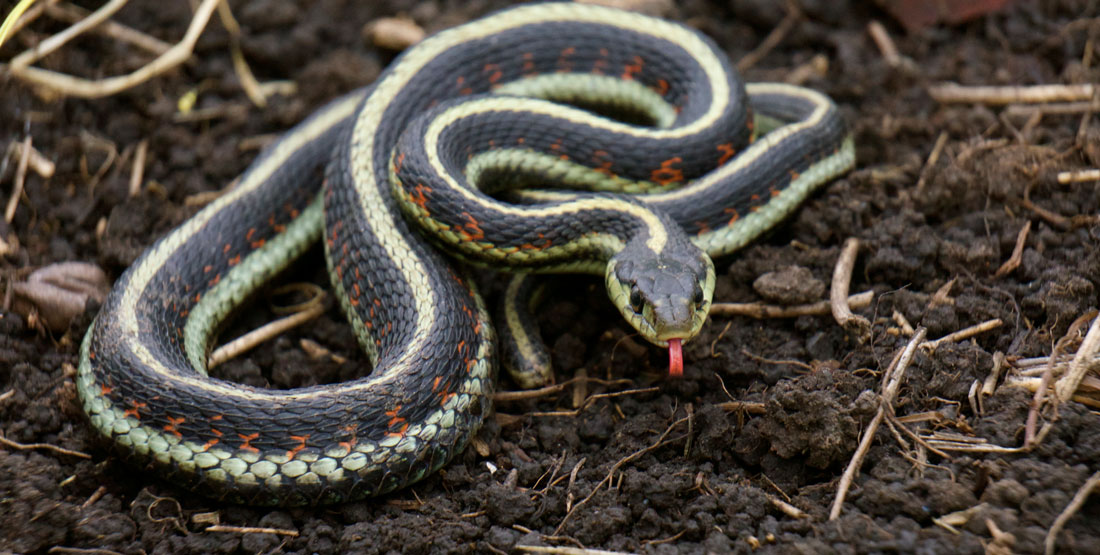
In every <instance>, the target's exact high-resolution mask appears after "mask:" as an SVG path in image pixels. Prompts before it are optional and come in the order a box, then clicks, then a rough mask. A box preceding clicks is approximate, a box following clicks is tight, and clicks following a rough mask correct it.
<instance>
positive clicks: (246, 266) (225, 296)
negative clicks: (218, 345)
mask: <svg viewBox="0 0 1100 555" xmlns="http://www.w3.org/2000/svg"><path fill="white" fill-rule="evenodd" d="M322 204H323V203H322V201H321V197H320V195H318V196H317V197H316V198H315V199H314V200H313V202H311V203H309V206H308V207H306V209H305V210H303V211H302V212H301V214H299V215H298V217H297V218H295V219H294V220H293V221H292V222H290V223H289V224H287V226H286V230H285V231H283V232H282V233H280V234H278V235H276V236H274V237H272V238H271V239H270V240H268V241H266V242H265V243H264V246H262V247H260V248H258V249H256V250H254V251H252V252H251V253H249V255H248V256H246V257H245V258H244V259H243V260H241V263H240V264H237V265H236V266H234V267H232V268H231V269H230V270H229V271H228V272H227V273H226V274H225V275H224V276H222V278H221V280H220V281H219V282H218V284H217V285H215V286H214V287H211V288H210V289H209V290H208V291H207V292H206V293H204V294H203V296H202V299H201V300H200V301H199V302H198V304H196V305H195V307H194V308H193V309H191V313H190V314H189V315H188V317H187V323H186V324H185V325H184V328H183V348H184V352H186V354H187V360H188V361H190V363H191V367H192V368H194V369H195V370H196V371H198V372H200V373H202V374H204V375H205V374H206V357H207V346H208V345H209V343H210V339H211V337H210V336H211V334H213V333H214V330H215V329H217V328H218V325H219V324H221V323H222V321H224V320H225V318H226V317H227V316H229V314H230V312H232V311H233V309H234V308H235V307H237V306H240V304H241V303H242V302H243V301H244V299H245V298H246V297H248V296H249V295H251V294H252V292H253V291H255V290H256V289H257V288H259V287H260V286H261V285H263V284H264V283H266V282H267V281H268V280H269V279H271V278H272V277H273V276H274V275H275V274H277V273H279V272H281V271H282V270H283V269H284V268H286V267H287V266H288V265H289V264H290V263H291V262H293V261H294V260H295V259H297V258H298V257H299V256H301V254H302V253H303V252H305V250H306V249H307V248H309V246H310V245H312V244H313V243H314V241H316V240H317V239H318V238H320V237H321V228H322V225H323V219H324V212H323V207H322Z"/></svg>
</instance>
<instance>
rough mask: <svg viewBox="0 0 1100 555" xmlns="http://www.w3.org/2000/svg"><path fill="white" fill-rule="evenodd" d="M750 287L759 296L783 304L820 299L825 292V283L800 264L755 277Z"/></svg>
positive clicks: (802, 302)
mask: <svg viewBox="0 0 1100 555" xmlns="http://www.w3.org/2000/svg"><path fill="white" fill-rule="evenodd" d="M752 288H753V289H755V290H756V292H757V293H758V294H759V295H760V296H761V297H764V298H765V299H767V300H769V301H772V302H776V303H779V304H783V305H795V304H806V303H812V302H816V301H820V300H821V299H822V295H824V294H825V284H824V283H822V281H821V280H819V279H817V278H815V277H814V275H813V274H812V273H810V270H808V269H806V268H803V267H802V266H787V267H786V268H782V269H780V270H777V271H774V272H768V273H766V274H764V275H762V276H760V277H758V278H756V281H754V282H752Z"/></svg>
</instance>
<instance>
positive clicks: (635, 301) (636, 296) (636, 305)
mask: <svg viewBox="0 0 1100 555" xmlns="http://www.w3.org/2000/svg"><path fill="white" fill-rule="evenodd" d="M643 307H644V303H643V299H642V292H641V291H638V288H637V287H635V288H633V289H631V290H630V308H632V309H634V312H636V313H638V314H641V313H642V308H643Z"/></svg>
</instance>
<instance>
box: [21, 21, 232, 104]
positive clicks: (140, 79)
mask: <svg viewBox="0 0 1100 555" xmlns="http://www.w3.org/2000/svg"><path fill="white" fill-rule="evenodd" d="M221 2H222V0H203V2H202V4H200V5H199V7H198V9H196V10H195V16H194V18H192V20H191V23H190V25H189V26H188V28H187V32H186V33H185V34H184V36H183V39H181V40H180V42H178V43H176V44H175V45H173V46H172V48H170V49H169V50H168V51H167V52H165V53H164V54H162V55H160V56H158V57H157V58H156V59H154V60H153V61H152V62H149V63H148V64H146V65H144V66H142V67H140V68H138V69H137V70H135V71H133V72H131V73H129V74H126V75H121V76H116V77H107V78H104V79H97V80H89V79H84V78H82V77H76V76H73V75H68V74H64V73H59V72H56V71H51V70H46V69H41V68H37V67H33V66H31V65H29V64H31V63H33V61H34V60H37V59H38V58H39V57H41V56H42V55H44V54H42V53H43V52H52V51H53V50H56V49H57V48H60V47H61V46H62V45H64V44H65V43H66V42H68V41H69V40H71V39H72V38H73V37H76V36H77V35H80V34H81V33H83V32H84V31H86V30H87V29H90V28H92V27H94V26H96V25H98V24H99V23H101V22H103V21H105V20H106V19H107V18H108V17H110V16H111V15H112V14H113V13H114V12H115V11H118V9H119V8H121V7H122V6H123V5H124V4H125V3H126V0H112V1H111V2H108V3H107V4H104V5H103V7H101V8H100V9H98V10H96V11H95V12H93V13H92V14H91V15H89V16H88V17H87V18H85V19H83V20H81V21H80V22H79V23H77V24H75V25H73V26H71V27H69V28H68V29H66V30H65V31H62V32H61V33H59V34H57V35H54V36H53V37H50V38H49V39H46V40H45V41H43V42H42V43H40V44H39V46H38V47H37V48H35V49H33V50H28V51H27V52H24V53H23V54H20V55H19V56H16V57H15V59H13V60H12V61H11V64H9V66H8V71H10V72H11V74H12V75H14V76H16V77H18V78H19V79H22V80H24V81H27V82H29V83H32V84H34V85H37V86H39V87H42V88H45V89H47V90H50V91H54V92H57V93H60V94H64V95H69V96H76V97H81V98H102V97H104V96H110V95H112V94H115V93H118V92H120V91H123V90H126V89H128V88H131V87H133V86H136V85H138V84H141V83H144V82H145V81H148V80H149V79H151V78H153V77H155V76H157V75H160V74H161V73H164V72H165V71H168V70H169V69H172V68H174V67H176V66H178V65H180V64H182V63H183V62H185V61H186V60H187V58H189V57H190V56H191V52H192V50H193V49H194V47H195V43H196V42H197V41H198V38H199V35H200V34H202V31H203V29H205V28H206V24H207V23H208V22H209V21H210V16H211V15H212V14H213V13H214V9H215V8H217V6H218V4H219V3H221Z"/></svg>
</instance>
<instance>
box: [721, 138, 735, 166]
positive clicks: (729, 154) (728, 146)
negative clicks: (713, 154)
mask: <svg viewBox="0 0 1100 555" xmlns="http://www.w3.org/2000/svg"><path fill="white" fill-rule="evenodd" d="M718 152H721V153H722V154H721V156H719V157H718V165H719V166H721V165H722V164H725V163H726V162H729V159H730V158H733V157H734V155H736V154H737V149H736V148H733V144H732V143H725V144H720V145H718Z"/></svg>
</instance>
